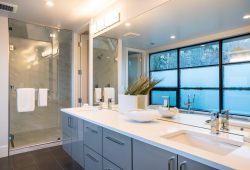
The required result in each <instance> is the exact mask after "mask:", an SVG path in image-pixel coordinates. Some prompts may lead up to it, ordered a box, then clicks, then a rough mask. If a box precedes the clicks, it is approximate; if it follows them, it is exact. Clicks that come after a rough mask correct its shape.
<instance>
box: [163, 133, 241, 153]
mask: <svg viewBox="0 0 250 170" xmlns="http://www.w3.org/2000/svg"><path fill="white" fill-rule="evenodd" d="M162 137H163V138H165V139H169V140H173V141H175V142H178V143H181V144H184V145H188V146H191V147H195V148H198V149H202V150H205V151H208V152H212V153H215V154H218V155H227V154H229V153H230V152H233V151H234V150H236V149H238V148H239V147H241V146H242V145H243V144H244V143H243V142H238V141H234V140H228V139H223V138H220V137H217V136H212V135H208V134H202V133H198V132H193V131H188V130H180V131H177V132H173V133H170V134H167V135H164V136H162Z"/></svg>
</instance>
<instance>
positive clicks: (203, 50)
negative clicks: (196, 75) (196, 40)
mask: <svg viewBox="0 0 250 170" xmlns="http://www.w3.org/2000/svg"><path fill="white" fill-rule="evenodd" d="M215 64H219V42H214V43H207V44H202V45H196V46H192V47H186V48H182V49H181V50H180V67H181V68H184V67H194V66H204V65H215Z"/></svg>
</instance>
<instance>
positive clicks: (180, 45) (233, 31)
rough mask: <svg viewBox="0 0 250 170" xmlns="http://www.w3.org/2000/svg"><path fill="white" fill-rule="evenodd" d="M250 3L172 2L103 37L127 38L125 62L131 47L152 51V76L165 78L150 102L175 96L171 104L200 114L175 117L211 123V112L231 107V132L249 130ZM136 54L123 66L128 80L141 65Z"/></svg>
mask: <svg viewBox="0 0 250 170" xmlns="http://www.w3.org/2000/svg"><path fill="white" fill-rule="evenodd" d="M190 4H195V5H190ZM249 6H250V1H248V0H238V1H230V2H229V1H228V0H221V1H220V3H218V1H216V0H204V1H202V2H201V1H200V0H188V1H183V0H174V1H168V2H166V3H163V4H162V5H160V6H159V7H157V8H154V9H152V10H150V11H148V12H145V13H143V14H142V15H139V16H137V17H136V18H133V19H131V20H129V21H126V23H129V25H130V26H126V24H121V25H119V26H117V27H115V28H113V29H111V30H109V31H108V32H105V33H104V36H108V37H112V38H116V39H120V40H121V41H122V50H123V56H122V62H123V63H122V67H125V66H124V65H126V61H125V59H126V56H127V55H125V54H124V51H125V50H126V49H128V48H134V49H138V50H143V51H146V52H147V57H146V58H147V62H149V64H148V65H147V66H149V67H148V68H146V69H147V70H146V72H147V75H150V77H151V78H155V79H156V78H160V79H162V81H161V82H160V83H159V84H158V85H157V86H156V87H155V88H154V89H153V90H152V91H151V95H150V96H149V101H150V104H151V105H163V98H162V96H170V105H171V107H178V108H180V109H181V110H182V111H183V112H184V111H186V110H189V109H190V110H192V111H191V112H190V113H199V114H200V115H198V114H196V115H195V114H192V115H191V114H179V115H178V116H176V117H174V118H172V119H171V121H176V122H180V123H184V124H189V125H194V126H201V127H203V128H210V125H209V124H206V123H205V121H206V120H208V119H210V116H209V113H210V112H211V111H217V112H222V111H223V110H229V114H230V121H229V122H230V123H229V124H231V125H234V127H232V128H230V130H229V132H230V133H236V134H240V135H245V134H249V133H250V123H249V117H250V105H249V104H248V103H249V98H250V88H249V82H250V74H247V73H249V64H250V57H249V56H250V51H249V49H250V37H249V36H250V35H249V28H250V20H245V19H243V18H242V17H243V15H244V14H247V13H249ZM187 7H188V8H187ZM222 9H223V10H222ZM222 21H223V22H222ZM124 58H125V59H124ZM133 59H134V58H132V57H129V56H128V58H127V60H128V64H127V65H128V69H122V71H123V73H122V75H123V76H124V77H125V75H126V74H128V77H127V81H128V83H131V81H132V80H134V79H135V77H136V76H138V75H139V71H140V70H141V69H142V68H141V65H140V64H138V63H139V61H138V60H136V59H134V60H133ZM135 66H137V67H136V69H135V68H134V67H135ZM124 72H125V73H124ZM126 76H127V75H126ZM124 77H122V78H123V79H124ZM183 112H182V113H183ZM234 118H241V119H244V120H245V122H246V123H245V124H244V125H243V124H242V123H238V122H237V123H235V122H236V121H235V119H234ZM168 121H170V120H168ZM243 126H244V128H243V130H242V129H241V127H243Z"/></svg>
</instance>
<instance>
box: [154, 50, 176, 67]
mask: <svg viewBox="0 0 250 170" xmlns="http://www.w3.org/2000/svg"><path fill="white" fill-rule="evenodd" d="M176 68H177V50H172V51H166V52H161V53H155V54H151V56H150V71H157V70H166V69H176Z"/></svg>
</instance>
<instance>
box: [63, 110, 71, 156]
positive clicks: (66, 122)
mask: <svg viewBox="0 0 250 170" xmlns="http://www.w3.org/2000/svg"><path fill="white" fill-rule="evenodd" d="M70 119H71V117H70V116H69V115H68V114H66V113H62V144H63V149H64V151H65V152H66V153H67V154H69V155H70V156H71V150H72V148H71V142H72V141H71V138H72V136H71V128H70V121H71V120H70Z"/></svg>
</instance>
